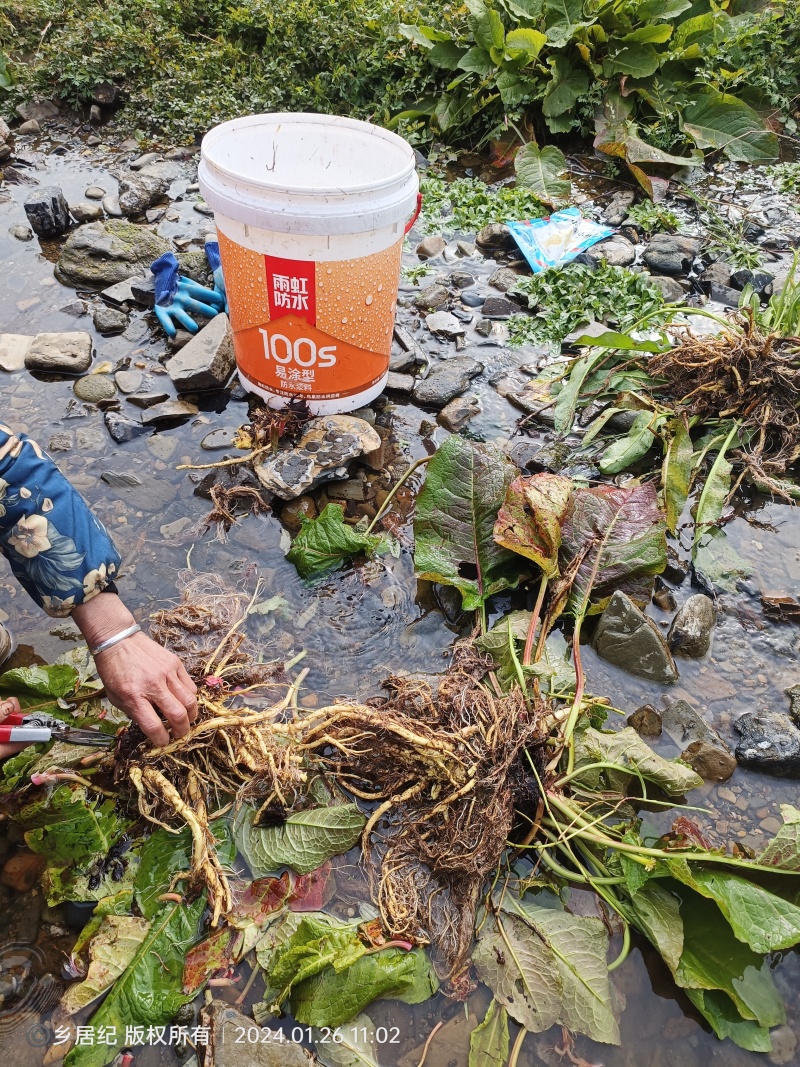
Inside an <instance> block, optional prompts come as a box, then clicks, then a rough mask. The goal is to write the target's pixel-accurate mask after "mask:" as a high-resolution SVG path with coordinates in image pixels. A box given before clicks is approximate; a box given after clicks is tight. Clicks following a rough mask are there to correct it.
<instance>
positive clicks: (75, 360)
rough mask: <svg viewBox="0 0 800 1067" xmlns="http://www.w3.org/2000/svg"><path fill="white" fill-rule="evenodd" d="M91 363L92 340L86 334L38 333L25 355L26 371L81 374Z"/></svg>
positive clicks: (77, 331)
mask: <svg viewBox="0 0 800 1067" xmlns="http://www.w3.org/2000/svg"><path fill="white" fill-rule="evenodd" d="M91 363H92V339H91V337H90V336H89V334H88V333H85V332H84V331H82V330H76V331H74V332H71V333H39V334H37V335H36V337H34V339H33V341H32V342H31V346H30V348H29V349H28V351H27V353H26V355H25V366H26V367H27V369H28V370H38V371H64V372H65V373H67V374H83V372H84V371H87V370H88V369H89V367H90V366H91Z"/></svg>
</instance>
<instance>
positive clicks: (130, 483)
mask: <svg viewBox="0 0 800 1067" xmlns="http://www.w3.org/2000/svg"><path fill="white" fill-rule="evenodd" d="M100 479H101V481H104V482H105V483H106V485H110V486H111V488H112V489H133V488H134V487H136V486H139V485H141V484H142V479H141V478H140V477H139V476H138V475H136V474H131V473H130V471H103V473H102V474H101V475H100Z"/></svg>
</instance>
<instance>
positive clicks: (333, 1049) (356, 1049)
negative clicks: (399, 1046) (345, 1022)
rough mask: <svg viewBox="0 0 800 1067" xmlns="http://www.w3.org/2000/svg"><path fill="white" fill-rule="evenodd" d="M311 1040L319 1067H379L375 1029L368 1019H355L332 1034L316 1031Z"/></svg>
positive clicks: (358, 1016)
mask: <svg viewBox="0 0 800 1067" xmlns="http://www.w3.org/2000/svg"><path fill="white" fill-rule="evenodd" d="M311 1038H312V1040H313V1042H314V1049H315V1051H316V1053H317V1060H318V1061H319V1062H320V1063H321V1064H322V1067H378V1058H377V1050H376V1047H375V1025H374V1023H373V1022H372V1019H370V1017H369V1016H368V1015H363V1014H362V1015H356V1017H355V1018H354V1019H351V1020H350V1025H349V1026H346V1027H342V1029H340V1030H339V1031H338V1032H337V1033H335V1034H331V1032H330V1030H328V1029H318V1028H316V1027H315V1028H314V1029H313V1030H312V1032H311Z"/></svg>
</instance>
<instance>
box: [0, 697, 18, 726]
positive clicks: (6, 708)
mask: <svg viewBox="0 0 800 1067" xmlns="http://www.w3.org/2000/svg"><path fill="white" fill-rule="evenodd" d="M21 710H22V709H21V708H20V706H19V701H18V700H17V698H16V697H9V698H8V699H7V700H4V701H3V702H2V703H0V722H2V721H3V719H6V718H8V716H9V715H19V713H20V711H21Z"/></svg>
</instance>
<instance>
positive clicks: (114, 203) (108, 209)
mask: <svg viewBox="0 0 800 1067" xmlns="http://www.w3.org/2000/svg"><path fill="white" fill-rule="evenodd" d="M101 203H102V205H103V211H105V213H106V215H110V216H111V218H112V219H121V218H122V208H121V207H120V206H119V197H118V196H117V195H116V193H109V194H108V195H107V196H104V197H103V199H102V201H101Z"/></svg>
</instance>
